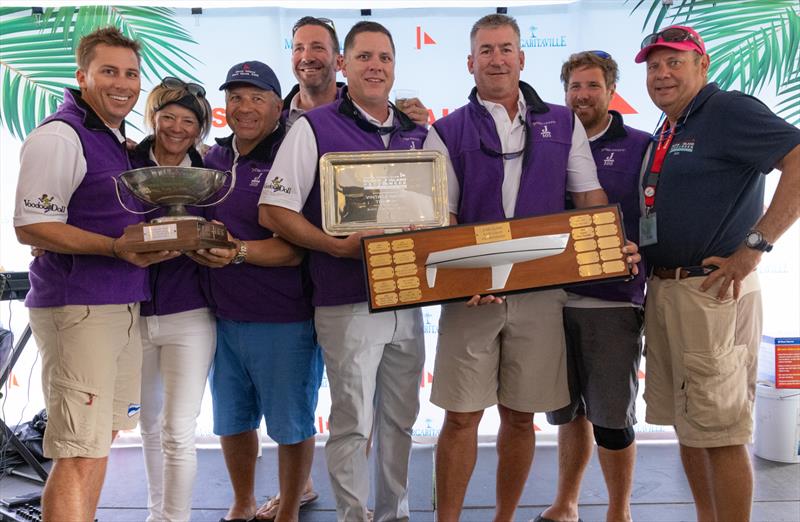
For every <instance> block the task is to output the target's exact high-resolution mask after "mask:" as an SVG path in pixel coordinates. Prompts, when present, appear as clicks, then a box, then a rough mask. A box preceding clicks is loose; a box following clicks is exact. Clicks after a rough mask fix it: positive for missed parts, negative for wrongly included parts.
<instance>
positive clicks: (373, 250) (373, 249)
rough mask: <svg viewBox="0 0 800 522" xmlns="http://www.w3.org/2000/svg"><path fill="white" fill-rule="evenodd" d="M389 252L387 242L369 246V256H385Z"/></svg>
mask: <svg viewBox="0 0 800 522" xmlns="http://www.w3.org/2000/svg"><path fill="white" fill-rule="evenodd" d="M389 250H390V247H389V242H388V241H381V242H379V243H372V244H371V245H370V246H369V253H370V254H386V253H388V252H389Z"/></svg>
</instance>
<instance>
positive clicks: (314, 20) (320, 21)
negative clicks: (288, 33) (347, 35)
mask: <svg viewBox="0 0 800 522" xmlns="http://www.w3.org/2000/svg"><path fill="white" fill-rule="evenodd" d="M306 25H324V26H327V27H329V28H330V29H331V30H332V31H333V32H334V34H335V33H336V26H335V25H333V20H331V19H330V18H323V17H318V16H304V17H303V18H301V19H300V20H298V21H297V22H296V23H295V24H294V27H292V36H294V33H296V32H297V30H298V29H300V28H301V27H303V26H306Z"/></svg>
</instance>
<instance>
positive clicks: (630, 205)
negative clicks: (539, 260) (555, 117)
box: [536, 51, 650, 522]
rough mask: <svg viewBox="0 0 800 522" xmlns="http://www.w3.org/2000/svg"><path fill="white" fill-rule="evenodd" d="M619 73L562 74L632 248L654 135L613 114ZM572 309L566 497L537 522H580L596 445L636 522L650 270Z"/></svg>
mask: <svg viewBox="0 0 800 522" xmlns="http://www.w3.org/2000/svg"><path fill="white" fill-rule="evenodd" d="M618 78H619V72H618V69H617V62H615V61H614V59H613V58H611V56H610V55H609V54H608V53H606V52H604V51H587V52H581V53H576V54H573V55H572V56H570V57H569V59H568V60H567V61H566V62H565V63H564V65H563V66H562V67H561V81H562V82H563V84H564V90H565V92H566V102H567V107H569V108H570V109H572V110H573V111H574V112H575V114H576V115H577V116H578V118H579V119H580V120H581V123H583V126H584V127H585V128H586V134H587V135H588V137H589V143H590V145H591V149H592V155H593V156H594V161H595V164H596V165H597V176H598V178H599V180H600V184H601V185H602V186H603V189H604V190H605V192H606V194H607V195H608V199H609V201H610V202H611V203H619V205H620V207H621V209H622V214H623V221H624V226H625V235H626V237H627V238H628V239H630V240H632V241H634V242H638V240H639V215H640V211H639V174H640V172H641V168H642V159H643V157H644V153H645V150H646V149H647V146H648V144H649V143H650V135H649V134H647V133H646V132H642V131H639V130H636V129H632V128H630V127H628V126H627V125H624V124H623V122H622V115H620V113H618V112H617V111H609V110H608V106H609V104H610V103H611V99H612V98H613V96H614V91H615V89H616V83H617V79H618ZM567 299H568V300H567V303H566V305H565V307H564V331H565V334H566V340H567V380H568V382H569V391H570V404H569V405H567V406H565V407H564V408H561V409H559V410H556V411H552V412H548V413H547V420H548V421H549V422H550V423H551V424H558V425H559V428H558V448H559V455H558V463H559V472H558V493H557V496H556V498H555V500H554V501H553V504H552V505H551V506H550V507H549V508H547V509H546V510H545V511H544V512H543V513H542V514H541V515H540V516H539V517H537V518H536V521H537V522H548V521H552V520H578V496H579V494H580V487H581V478H582V477H583V472H584V470H585V469H586V466H587V465H588V463H589V459H590V457H591V455H592V438H593V436H594V441H595V442H596V443H597V446H598V450H597V452H598V458H599V460H600V467H601V468H602V469H603V476H604V477H605V478H606V486H607V487H608V513H607V515H606V519H607V520H619V521H629V520H631V513H630V496H631V486H632V483H633V465H634V461H635V459H636V446H635V445H634V444H633V441H634V432H633V425H634V424H636V394H637V390H638V388H639V386H638V383H639V379H638V370H639V360H640V359H641V354H642V344H641V342H642V320H643V310H642V304H643V301H644V270H642V269H641V267H640V270H639V274H638V275H637V276H636V278H635V279H634V280H633V281H627V282H622V283H604V284H599V285H584V286H576V287H573V288H570V289H569V291H568V292H567Z"/></svg>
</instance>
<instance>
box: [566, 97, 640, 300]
mask: <svg viewBox="0 0 800 522" xmlns="http://www.w3.org/2000/svg"><path fill="white" fill-rule="evenodd" d="M611 117H612V120H611V126H609V128H608V130H607V131H606V133H605V134H604V135H603V136H602V137H601V138H599V139H596V140H594V141H592V142H590V145H591V147H592V155H593V156H594V162H595V164H597V177H598V178H599V180H600V184H601V185H602V186H603V189H604V190H605V191H606V194H607V195H608V202H609V203H619V205H620V208H621V209H622V217H623V223H624V226H625V235H626V237H627V238H628V239H630V240H631V241H633V242H634V243H638V242H639V215H640V210H639V173H640V171H641V168H642V159H643V158H644V153H645V151H646V150H647V146H648V145H649V143H650V135H649V134H647V133H646V132H642V131H640V130H636V129H633V128H631V127H628V126H627V125H624V124H623V122H622V116H621V115H620V114H619V113H618V112H616V111H611ZM645 273H646V270H645V267H644V266H643V263H639V274H638V275H637V276H636V277H635V278H634V280H633V281H627V282H623V283H603V284H596V285H581V286H576V287H572V288H570V289H569V291H570V292H573V293H575V294H579V295H585V296H589V297H597V298H600V299H606V300H609V301H621V302H626V303H635V304H638V305H641V304H642V303H643V302H644V281H645Z"/></svg>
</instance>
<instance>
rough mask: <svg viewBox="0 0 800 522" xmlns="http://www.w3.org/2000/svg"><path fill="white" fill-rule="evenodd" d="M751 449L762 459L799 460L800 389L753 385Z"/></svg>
mask: <svg viewBox="0 0 800 522" xmlns="http://www.w3.org/2000/svg"><path fill="white" fill-rule="evenodd" d="M755 428H756V429H755V445H754V448H753V452H754V453H755V454H756V455H758V456H759V457H761V458H762V459H767V460H774V461H777V462H789V463H794V462H800V390H795V389H778V388H774V387H772V386H770V385H767V384H764V383H758V385H757V386H756V427H755Z"/></svg>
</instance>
